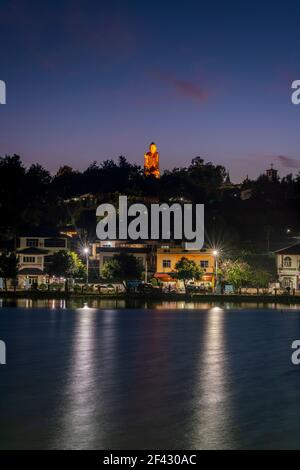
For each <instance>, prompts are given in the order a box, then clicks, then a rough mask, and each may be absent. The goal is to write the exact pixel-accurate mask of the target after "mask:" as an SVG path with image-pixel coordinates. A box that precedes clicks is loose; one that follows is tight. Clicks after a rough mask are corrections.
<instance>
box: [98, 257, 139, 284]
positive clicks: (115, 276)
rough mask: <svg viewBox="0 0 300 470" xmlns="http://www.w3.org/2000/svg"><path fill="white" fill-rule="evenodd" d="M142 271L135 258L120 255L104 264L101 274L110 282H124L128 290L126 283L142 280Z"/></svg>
mask: <svg viewBox="0 0 300 470" xmlns="http://www.w3.org/2000/svg"><path fill="white" fill-rule="evenodd" d="M142 271H143V270H142V266H141V265H140V263H139V262H138V260H137V259H136V258H135V256H133V255H128V254H127V253H120V254H119V255H115V256H113V257H112V259H110V260H108V261H106V263H104V266H103V268H102V272H101V274H102V277H103V279H105V280H107V281H109V282H122V283H123V285H124V287H125V289H126V288H127V286H126V281H129V280H138V279H141V277H142Z"/></svg>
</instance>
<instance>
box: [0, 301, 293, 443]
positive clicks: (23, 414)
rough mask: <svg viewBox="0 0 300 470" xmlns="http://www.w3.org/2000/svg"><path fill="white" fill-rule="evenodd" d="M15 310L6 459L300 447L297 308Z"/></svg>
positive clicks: (8, 319)
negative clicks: (10, 453) (13, 452)
mask: <svg viewBox="0 0 300 470" xmlns="http://www.w3.org/2000/svg"><path fill="white" fill-rule="evenodd" d="M119 302H120V301H119ZM17 305H18V306H16V304H15V303H14V302H12V301H2V307H1V308H0V339H1V340H4V341H5V343H6V347H7V364H6V365H1V366H0V390H1V400H0V448H1V449H54V448H57V449H164V448H167V449H215V448H221V449H228V448H230V449H245V448H251V449H261V448H262V449H276V448H288V449H299V448H300V365H299V366H295V365H293V364H292V363H291V359H290V358H291V354H292V349H291V343H292V341H293V340H295V339H298V338H299V339H300V310H299V307H294V308H291V307H286V306H277V308H276V309H275V308H272V307H274V306H264V308H262V306H260V305H250V304H249V305H242V306H233V305H230V304H225V305H223V306H222V307H216V306H213V305H210V304H207V305H206V304H192V303H184V302H177V303H176V302H172V303H167V302H163V303H158V304H153V305H152V304H148V305H147V307H148V308H145V307H146V306H145V305H135V306H128V307H129V308H122V307H124V306H125V305H120V304H117V303H116V301H109V300H107V301H102V303H101V302H100V303H99V301H98V302H97V303H96V304H95V303H94V304H92V303H91V304H90V305H89V306H87V305H85V307H83V303H82V301H80V300H78V301H77V302H76V303H74V302H73V303H70V304H66V303H65V302H64V301H36V302H35V303H32V301H28V300H27V301H26V300H21V301H18V304H17ZM0 306H1V303H0ZM89 307H92V308H89ZM134 307H140V308H134ZM241 307H243V308H241Z"/></svg>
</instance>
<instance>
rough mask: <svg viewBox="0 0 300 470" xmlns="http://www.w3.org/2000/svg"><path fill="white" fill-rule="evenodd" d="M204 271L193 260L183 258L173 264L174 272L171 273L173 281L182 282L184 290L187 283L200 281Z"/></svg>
mask: <svg viewBox="0 0 300 470" xmlns="http://www.w3.org/2000/svg"><path fill="white" fill-rule="evenodd" d="M203 273H204V271H203V270H202V269H201V268H200V267H199V266H198V265H197V264H196V263H195V261H193V260H189V259H187V258H185V257H184V256H183V257H182V258H181V259H180V260H179V261H177V263H176V264H175V272H172V273H171V276H172V277H173V278H174V279H179V280H181V281H183V283H184V287H185V288H186V285H187V282H188V281H190V280H192V279H194V280H195V281H200V279H201V278H202V276H203Z"/></svg>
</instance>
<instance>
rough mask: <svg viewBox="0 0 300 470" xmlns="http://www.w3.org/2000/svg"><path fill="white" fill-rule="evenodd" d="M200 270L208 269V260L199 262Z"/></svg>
mask: <svg viewBox="0 0 300 470" xmlns="http://www.w3.org/2000/svg"><path fill="white" fill-rule="evenodd" d="M200 268H208V260H201V261H200Z"/></svg>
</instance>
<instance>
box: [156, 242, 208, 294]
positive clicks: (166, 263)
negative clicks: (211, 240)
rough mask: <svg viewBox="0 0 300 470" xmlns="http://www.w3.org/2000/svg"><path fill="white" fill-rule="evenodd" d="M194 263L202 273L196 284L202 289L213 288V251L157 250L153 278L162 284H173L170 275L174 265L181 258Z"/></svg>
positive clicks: (179, 248)
mask: <svg viewBox="0 0 300 470" xmlns="http://www.w3.org/2000/svg"><path fill="white" fill-rule="evenodd" d="M183 257H185V258H187V259H188V260H192V261H194V262H195V263H196V264H197V265H198V266H199V267H200V268H201V269H202V270H203V271H204V274H203V276H202V279H201V280H200V281H198V282H197V284H199V285H202V286H203V287H211V288H213V287H214V278H215V257H214V255H213V250H209V249H202V250H200V251H199V250H184V249H183V248H181V247H178V248H167V247H166V248H163V247H161V248H158V249H157V252H156V274H155V277H156V278H157V279H159V280H160V281H162V282H166V283H175V281H174V279H172V278H171V276H170V273H171V272H172V271H175V265H176V263H177V262H178V261H179V260H180V259H181V258H183Z"/></svg>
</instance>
